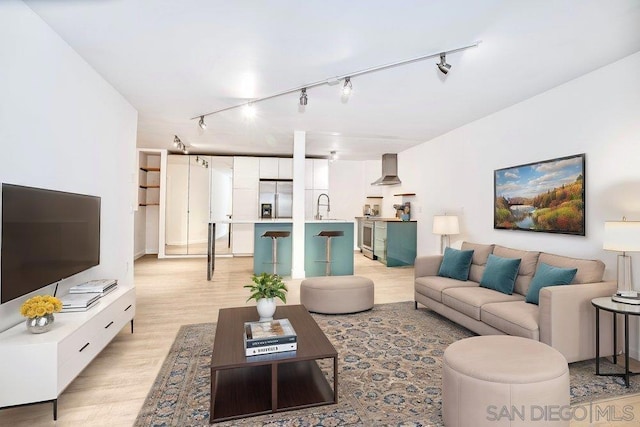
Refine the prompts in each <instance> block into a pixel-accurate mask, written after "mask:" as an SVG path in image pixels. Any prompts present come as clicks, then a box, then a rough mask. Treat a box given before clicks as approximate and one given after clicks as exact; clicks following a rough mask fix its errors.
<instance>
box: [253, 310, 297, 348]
mask: <svg viewBox="0 0 640 427" xmlns="http://www.w3.org/2000/svg"><path fill="white" fill-rule="evenodd" d="M244 348H245V355H246V356H253V355H256V354H266V353H277V352H282V351H293V350H296V349H297V348H298V336H297V335H296V331H295V330H294V329H293V326H292V325H291V322H290V321H289V319H275V320H268V321H264V322H245V324H244Z"/></svg>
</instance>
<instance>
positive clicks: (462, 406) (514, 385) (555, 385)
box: [442, 335, 571, 427]
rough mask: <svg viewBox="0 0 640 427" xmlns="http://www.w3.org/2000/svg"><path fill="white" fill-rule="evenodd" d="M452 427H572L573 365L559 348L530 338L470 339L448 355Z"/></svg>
mask: <svg viewBox="0 0 640 427" xmlns="http://www.w3.org/2000/svg"><path fill="white" fill-rule="evenodd" d="M442 417H443V419H444V424H445V425H446V426H447V427H457V426H459V427H467V426H492V427H497V426H568V425H569V420H570V419H571V410H570V408H569V366H568V365H567V360H566V359H565V358H564V356H563V355H562V354H561V353H560V352H559V351H557V350H556V349H554V348H552V347H550V346H548V345H546V344H543V343H541V342H538V341H534V340H531V339H527V338H521V337H512V336H507V335H488V336H480V337H472V338H466V339H463V340H460V341H457V342H455V343H453V344H451V345H450V346H449V347H447V349H446V350H445V352H444V357H443V373H442Z"/></svg>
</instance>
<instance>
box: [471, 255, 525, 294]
mask: <svg viewBox="0 0 640 427" xmlns="http://www.w3.org/2000/svg"><path fill="white" fill-rule="evenodd" d="M519 267H520V259H514V258H502V257H499V256H496V255H493V254H491V255H489V259H488V260H487V265H486V267H485V270H484V274H483V275H482V279H481V280H480V286H481V287H483V288H488V289H493V290H495V291H498V292H502V293H503V294H507V295H511V294H512V293H513V286H514V285H515V282H516V276H517V275H518V268H519Z"/></svg>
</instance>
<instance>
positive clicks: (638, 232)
mask: <svg viewBox="0 0 640 427" xmlns="http://www.w3.org/2000/svg"><path fill="white" fill-rule="evenodd" d="M603 249H605V250H607V251H616V252H622V254H619V255H618V262H617V265H616V281H617V283H618V294H619V295H622V296H629V297H637V296H638V292H636V291H634V290H633V282H632V276H631V257H630V256H629V255H627V252H640V221H627V219H626V218H624V217H623V218H622V221H606V222H605V223H604V242H603ZM621 264H622V266H621Z"/></svg>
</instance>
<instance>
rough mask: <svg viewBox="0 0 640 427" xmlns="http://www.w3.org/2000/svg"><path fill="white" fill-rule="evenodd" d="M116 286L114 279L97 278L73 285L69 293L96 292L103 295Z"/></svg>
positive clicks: (116, 282)
mask: <svg viewBox="0 0 640 427" xmlns="http://www.w3.org/2000/svg"><path fill="white" fill-rule="evenodd" d="M116 286H118V281H117V280H115V279H97V280H89V281H88V282H86V283H81V284H79V285H76V286H73V287H72V288H71V289H69V293H70V294H87V293H89V294H98V296H105V295H106V294H108V293H109V292H111V291H112V290H114V289H115V288H116Z"/></svg>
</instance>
